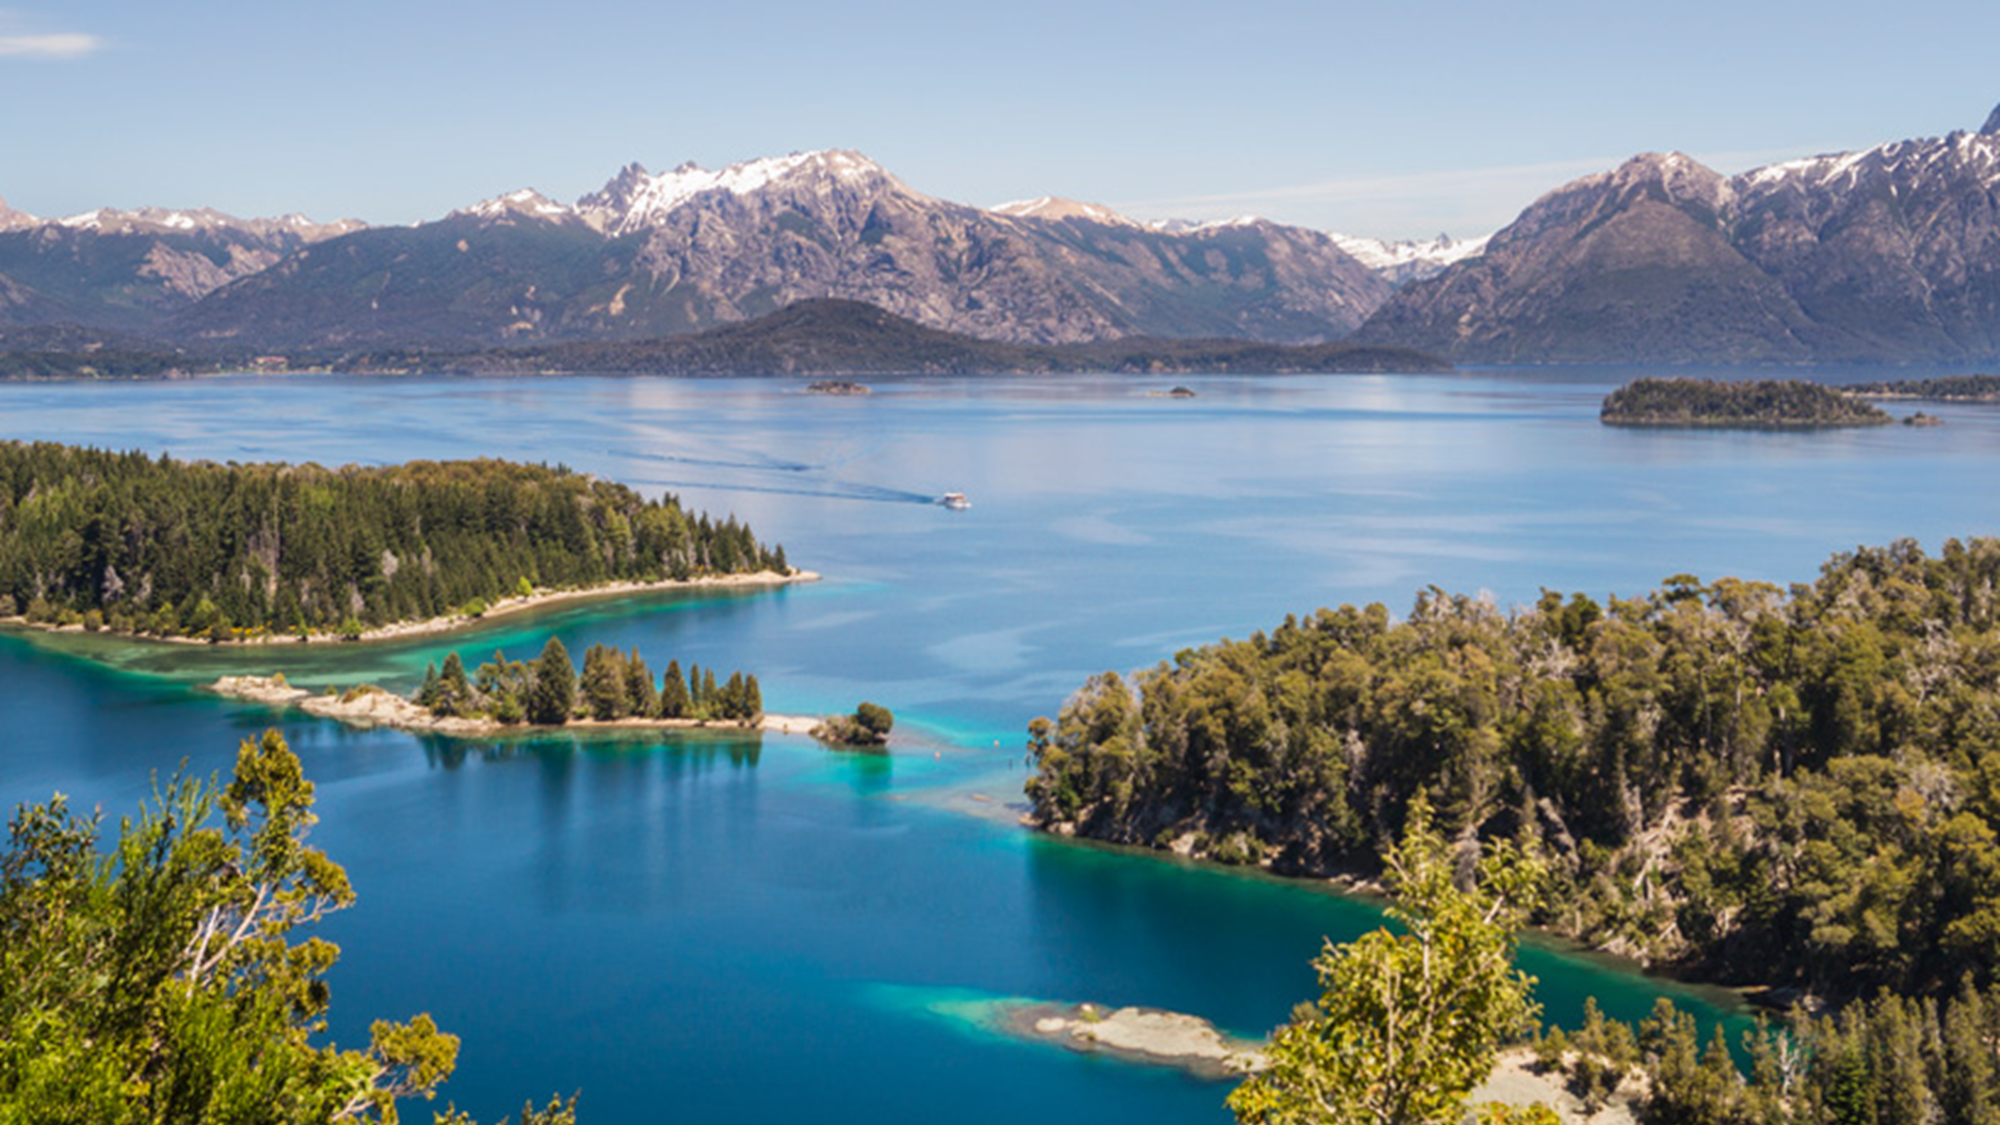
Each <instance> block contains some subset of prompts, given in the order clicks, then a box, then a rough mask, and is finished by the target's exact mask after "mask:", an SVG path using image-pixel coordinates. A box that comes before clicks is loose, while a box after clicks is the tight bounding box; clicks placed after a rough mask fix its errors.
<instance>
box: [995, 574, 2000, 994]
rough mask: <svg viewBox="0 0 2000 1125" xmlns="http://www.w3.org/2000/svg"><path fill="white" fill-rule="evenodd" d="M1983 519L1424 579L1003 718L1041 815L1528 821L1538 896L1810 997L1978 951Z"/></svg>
mask: <svg viewBox="0 0 2000 1125" xmlns="http://www.w3.org/2000/svg"><path fill="white" fill-rule="evenodd" d="M1995 590H2000V541H1995V540H1975V541H1971V542H1967V543H1960V542H1958V541H1951V542H1948V543H1946V544H1945V546H1944V549H1943V551H1942V553H1941V554H1940V555H1939V556H1938V557H1936V558H1930V557H1927V556H1926V555H1925V554H1924V553H1923V552H1922V551H1921V550H1919V549H1918V548H1917V547H1916V546H1915V545H1914V544H1912V543H1909V542H1899V543H1896V544H1893V545H1891V546H1889V547H1887V548H1880V549H1860V550H1857V551H1855V552H1852V553H1849V554H1843V555H1840V556H1837V557H1835V558H1834V559H1832V560H1830V561H1829V562H1828V563H1827V564H1826V565H1825V567H1824V568H1823V569H1822V571H1821V574H1820V576H1819V578H1818V579H1817V580H1816V581H1815V582H1813V583H1811V584H1807V585H1799V586H1795V587H1793V588H1792V589H1791V591H1790V592H1789V594H1787V593H1786V592H1783V591H1780V590H1779V589H1777V588H1775V587H1772V586H1768V585H1764V584H1760V583H1749V582H1742V581H1737V580H1734V579H1723V580H1720V581H1717V582H1714V583H1712V584H1704V583H1703V582H1702V581H1700V580H1699V579H1697V578H1695V577H1693V576H1689V575H1676V576H1675V577H1674V578H1672V579H1670V580H1668V581H1667V582H1666V583H1665V584H1664V585H1663V587H1662V588H1661V589H1660V590H1657V591H1655V592H1653V593H1652V594H1650V595H1648V596H1644V597H1638V598H1630V599H1621V598H1612V599H1610V600H1609V601H1607V602H1605V603H1602V604H1600V603H1598V602H1596V601H1594V600H1593V599H1590V598H1588V597H1586V596H1584V595H1582V594H1574V595H1568V596H1565V595H1560V594H1557V593H1554V592H1545V594H1544V596H1543V597H1542V598H1541V599H1540V600H1539V601H1538V602H1537V603H1536V604H1535V605H1534V606H1532V607H1526V608H1522V609H1519V610H1516V611H1514V612H1512V613H1502V612H1500V611H1499V610H1497V609H1496V608H1494V607H1493V606H1491V605H1489V604H1487V603H1485V602H1483V601H1480V600H1477V599H1473V598H1467V597H1464V596H1457V595H1448V594H1445V593H1444V592H1442V591H1438V590H1434V589H1433V590H1429V591H1426V592H1425V593H1423V594H1422V595H1420V596H1419V597H1418V599H1417V602H1416V605H1415V607H1414V609H1413V610H1412V611H1411V613H1410V615H1409V618H1408V619H1407V620H1406V621H1403V622H1392V621H1391V619H1390V617H1389V613H1388V611H1387V610H1386V609H1385V608H1383V607H1381V606H1379V605H1376V606H1369V607H1367V608H1365V609H1357V608H1355V607H1352V606H1344V607H1342V608H1340V609H1338V610H1320V611H1319V612H1317V613H1316V614H1314V615H1312V616H1311V617H1309V618H1306V619H1304V620H1300V619H1296V618H1288V619H1287V620H1286V621H1285V622H1284V623H1283V624H1282V625H1281V626H1280V627H1279V628H1277V629H1276V630H1274V631H1272V632H1271V633H1269V634H1268V635H1267V634H1261V633H1260V634H1256V635H1253V636H1252V637H1251V638H1249V639H1248V640H1243V641H1223V642H1220V643H1217V644H1214V645H1210V646H1207V647H1204V648H1201V649H1194V650H1188V651H1184V652H1181V653H1179V654H1177V655H1176V656H1175V657H1174V659H1173V660H1172V661H1171V662H1169V663H1163V664H1160V665H1158V666H1157V667H1155V668H1153V669H1150V670H1147V671H1145V672H1143V673H1141V674H1140V675H1139V676H1138V677H1136V680H1135V681H1134V682H1131V683H1128V682H1127V681H1125V680H1123V679H1121V678H1120V677H1117V676H1115V675H1110V674H1106V675H1103V676H1098V677H1093V678H1092V679H1091V680H1090V681H1089V682H1087V683H1086V684H1085V685H1084V686H1083V687H1082V688H1081V689H1080V690H1079V691H1078V692H1077V693H1076V695H1075V696H1073V697H1072V698H1071V699H1070V700H1069V701H1068V702H1067V703H1065V705H1064V706H1063V708H1062V709H1061V711H1060V712H1059V713H1058V714H1057V716H1056V718H1055V719H1053V720H1049V719H1041V720H1038V721H1037V722H1036V723H1035V724H1033V725H1031V727H1030V731H1029V751H1030V754H1031V756H1032V757H1033V758H1034V760H1035V762H1036V767H1037V768H1036V772H1035V774H1034V776H1033V777H1032V778H1031V779H1030V780H1029V781H1028V784H1027V792H1028V795H1029V797H1030V799H1031V801H1032V803H1033V808H1034V816H1035V817H1036V818H1037V819H1038V820H1039V821H1040V822H1042V823H1043V824H1047V825H1055V824H1068V825H1072V826H1074V828H1075V830H1076V831H1077V832H1079V833H1081V834H1082V835H1085V836H1089V837H1093V838H1097V839H1104V840H1110V841H1115V842H1120V843H1129V844H1140V845H1151V846H1156V847H1166V846H1170V845H1173V844H1175V843H1177V842H1178V843H1183V844H1186V843H1192V844H1193V845H1194V846H1195V848H1196V850H1197V853H1198V854H1209V855H1212V856H1217V857H1218V858H1220V853H1221V852H1222V851H1227V852H1228V853H1229V855H1230V857H1231V858H1236V859H1241V860H1244V861H1248V862H1265V863H1268V864H1269V865H1271V866H1272V867H1274V868H1276V869H1278V870H1282V871H1289V872H1300V873H1330V872H1334V871H1339V870H1351V869H1354V868H1357V867H1366V866H1367V865H1368V864H1370V863H1371V862H1372V860H1373V857H1374V856H1375V854H1376V853H1377V852H1378V851H1379V849H1380V847H1381V845H1382V844H1383V842H1385V841H1386V840H1389V839H1393V838H1394V837H1395V834H1396V833H1397V832H1399V831H1400V830H1401V823H1400V821H1401V814H1400V810H1402V809H1404V808H1406V807H1407V806H1408V805H1409V803H1410V802H1411V801H1412V800H1413V799H1414V798H1415V797H1417V796H1419V795H1422V796H1425V797H1427V798H1428V799H1429V800H1431V802H1432V803H1433V804H1434V805H1435V807H1436V808H1437V809H1438V814H1439V817H1440V822H1441V823H1442V824H1443V825H1444V827H1445V828H1446V829H1447V832H1448V834H1450V835H1453V836H1454V837H1456V836H1458V835H1461V834H1465V835H1469V836H1472V837H1475V838H1479V839H1485V840H1493V839H1502V838H1512V837H1513V836H1514V835H1516V834H1517V833H1518V832H1519V831H1521V830H1522V829H1532V830H1533V832H1534V834H1535V836H1536V837H1537V839H1538V840H1539V843H1538V845H1537V846H1538V847H1539V848H1540V849H1541V850H1542V852H1543V853H1544V855H1545V857H1546V859H1547V861H1548V863H1549V866H1550V868H1551V869H1552V872H1553V874H1554V878H1555V887H1554V891H1553V893H1552V895H1551V896H1550V899H1549V902H1548V905H1547V906H1546V907H1544V908H1543V909H1542V911H1541V912H1540V913H1538V914H1537V916H1536V919H1535V920H1536V921H1539V922H1541V923H1543V924H1546V925H1549V926H1551V927H1554V928H1557V929H1559V930H1562V931H1563V932H1566V933H1569V934H1572V935H1574V936H1577V937H1580V938H1582V939H1584V940H1586V941H1590V942H1592V943H1595V944H1600V945H1611V946H1617V947H1620V948H1624V949H1628V950H1633V951H1636V952H1639V953H1640V954H1642V955H1644V956H1647V957H1649V958H1651V959H1654V960H1656V961H1673V962H1678V963H1680V964H1681V965H1682V966H1684V967H1686V968H1689V969H1693V970H1697V971H1703V972H1708V973H1712V974H1715V975H1718V976H1725V977H1734V978H1737V979H1748V980H1755V981H1764V982H1770V983H1792V984H1798V985H1802V986H1805V987H1807V988H1809V989H1813V990H1816V991H1819V992H1821V993H1824V994H1831V995H1836V996H1838V995H1847V994H1853V993H1859V992H1866V991H1867V990H1869V989H1870V988H1872V987H1875V986H1890V987H1894V988H1899V989H1904V990H1909V991H1914V992H1919V993H1929V994H1934V993H1936V992H1937V991H1938V990H1940V989H1942V988H1947V987H1952V986H1954V985H1955V983H1956V981H1957V980H1958V979H1959V978H1960V976H1962V975H1964V974H1966V973H1971V974H1972V975H1973V976H1974V977H1975V978H1976V979H1978V980H1979V981H1980V982H1981V983H1985V982H1988V981H1991V980H1993V979H1994V976H1995V970H1996V968H2000V725H1996V724H1995V722H1994V721H1993V716H1994V715H1996V714H2000V597H1996V596H1995V594H1994V591H1995Z"/></svg>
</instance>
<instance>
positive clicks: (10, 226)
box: [0, 199, 42, 231]
mask: <svg viewBox="0 0 2000 1125" xmlns="http://www.w3.org/2000/svg"><path fill="white" fill-rule="evenodd" d="M41 225H42V221H41V220H40V219H37V218H35V217H34V216H33V215H30V214H28V213H27V212H25V211H16V210H14V209H13V208H12V207H9V206H7V201H6V200H4V199H0V231H10V230H26V229H28V228H29V227H38V226H41Z"/></svg>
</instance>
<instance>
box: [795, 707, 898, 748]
mask: <svg viewBox="0 0 2000 1125" xmlns="http://www.w3.org/2000/svg"><path fill="white" fill-rule="evenodd" d="M895 725H896V716H895V715H893V714H891V713H890V712H889V709H888V708H887V707H884V706H882V705H881V704H879V703H863V704H861V706H859V707H856V708H855V709H854V714H852V715H829V716H828V717H827V718H826V719H825V720H823V721H822V722H820V723H819V725H817V726H815V727H813V728H812V731H811V732H810V733H811V734H812V736H813V737H814V738H817V739H819V740H820V741H821V742H824V743H826V744H827V745H829V746H835V747H840V748H842V749H849V750H876V749H880V748H881V747H884V746H887V745H888V744H889V732H890V731H891V730H892V729H894V728H895Z"/></svg>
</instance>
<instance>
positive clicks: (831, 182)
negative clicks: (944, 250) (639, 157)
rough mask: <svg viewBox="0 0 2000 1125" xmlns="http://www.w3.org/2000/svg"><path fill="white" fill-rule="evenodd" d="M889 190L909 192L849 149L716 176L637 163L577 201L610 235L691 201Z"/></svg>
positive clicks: (754, 163)
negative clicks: (795, 190)
mask: <svg viewBox="0 0 2000 1125" xmlns="http://www.w3.org/2000/svg"><path fill="white" fill-rule="evenodd" d="M807 186H810V187H813V188H831V187H838V186H849V187H869V186H887V187H891V188H893V189H895V190H898V191H903V192H906V193H907V192H908V191H909V189H908V188H905V187H904V186H903V185H902V182H901V181H899V180H897V179H896V178H895V177H894V176H892V175H890V174H889V172H888V171H887V170H886V169H884V168H883V167H882V166H881V165H880V164H877V163H875V162H874V161H873V160H870V159H869V158H868V157H866V156H863V155H862V154H861V153H858V152H853V151H850V150H847V149H822V150H818V151H815V152H795V153H792V154H791V155H789V156H767V157H761V158H759V159H756V160H746V161H743V162H741V163H738V164H731V165H729V166H728V167H726V168H721V169H718V170H715V171H710V170H708V169H706V168H703V167H702V166H701V165H699V164H694V163H687V164H683V165H681V166H680V167H678V168H676V169H674V170H673V171H671V172H661V173H659V174H657V175H653V174H649V173H648V172H647V171H646V170H645V169H644V168H642V167H640V166H639V165H637V164H631V165H628V166H626V167H625V169H624V170H622V171H621V172H619V173H618V175H617V176H615V177H614V178H613V179H612V180H611V182H609V183H607V184H605V185H604V187H603V188H602V189H601V190H599V191H596V192H593V193H592V194H590V195H586V196H584V197H583V198H582V199H580V200H578V201H577V205H576V210H577V211H578V212H579V213H581V214H582V215H583V216H584V217H585V218H586V219H588V220H590V221H591V223H592V224H593V225H594V226H597V227H598V228H599V229H601V230H604V231H606V232H607V233H610V234H624V233H627V232H629V231H634V230H642V229H645V228H647V227H652V226H657V225H659V224H660V223H661V222H663V221H664V220H665V219H666V218H667V217H668V216H670V215H672V214H673V213H674V212H675V211H677V210H679V209H680V208H681V207H683V206H685V205H686V204H688V203H689V202H692V201H693V200H695V199H697V198H700V197H702V196H705V195H709V194H710V193H714V192H723V193H727V194H729V195H734V196H738V197H742V196H749V195H755V194H757V193H759V192H763V191H766V190H770V189H773V188H782V187H807Z"/></svg>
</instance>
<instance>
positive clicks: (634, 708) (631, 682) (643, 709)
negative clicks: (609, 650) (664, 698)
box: [625, 648, 660, 719]
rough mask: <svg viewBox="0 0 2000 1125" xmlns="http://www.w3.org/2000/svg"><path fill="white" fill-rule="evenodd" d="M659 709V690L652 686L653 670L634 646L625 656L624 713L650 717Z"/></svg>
mask: <svg viewBox="0 0 2000 1125" xmlns="http://www.w3.org/2000/svg"><path fill="white" fill-rule="evenodd" d="M659 709H660V692H659V689H658V688H656V687H654V686H653V670H652V669H651V668H648V667H647V666H646V658H645V657H643V656H640V655H639V650H638V649H637V648H634V649H633V650H632V653H631V655H629V656H627V657H626V658H625V713H626V714H628V715H637V716H639V717H640V718H642V719H650V718H652V717H653V716H654V715H655V714H656V713H657V712H658V711H659Z"/></svg>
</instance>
